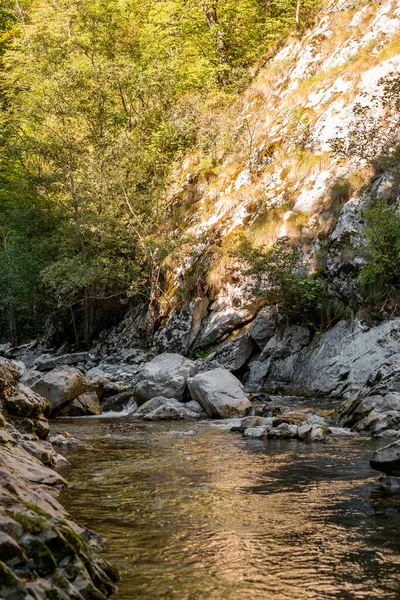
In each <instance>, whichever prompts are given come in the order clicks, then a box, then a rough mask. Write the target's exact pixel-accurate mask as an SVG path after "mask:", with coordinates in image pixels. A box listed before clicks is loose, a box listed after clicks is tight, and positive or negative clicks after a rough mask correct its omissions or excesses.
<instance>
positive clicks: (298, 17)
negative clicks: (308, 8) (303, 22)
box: [296, 0, 301, 27]
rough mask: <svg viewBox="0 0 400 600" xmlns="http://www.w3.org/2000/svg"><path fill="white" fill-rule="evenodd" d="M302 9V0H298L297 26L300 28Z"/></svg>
mask: <svg viewBox="0 0 400 600" xmlns="http://www.w3.org/2000/svg"><path fill="white" fill-rule="evenodd" d="M300 9H301V0H297V4H296V26H297V27H300Z"/></svg>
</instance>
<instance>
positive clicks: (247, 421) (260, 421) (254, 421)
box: [241, 417, 274, 429]
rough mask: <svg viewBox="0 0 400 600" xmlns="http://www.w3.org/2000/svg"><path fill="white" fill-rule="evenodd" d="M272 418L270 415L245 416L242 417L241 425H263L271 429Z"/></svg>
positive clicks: (245, 426)
mask: <svg viewBox="0 0 400 600" xmlns="http://www.w3.org/2000/svg"><path fill="white" fill-rule="evenodd" d="M273 423H274V420H273V418H272V417H245V418H244V419H242V422H241V426H242V427H244V428H247V427H264V428H267V429H268V428H269V429H272V427H273Z"/></svg>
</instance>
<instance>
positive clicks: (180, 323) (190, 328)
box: [154, 298, 209, 354]
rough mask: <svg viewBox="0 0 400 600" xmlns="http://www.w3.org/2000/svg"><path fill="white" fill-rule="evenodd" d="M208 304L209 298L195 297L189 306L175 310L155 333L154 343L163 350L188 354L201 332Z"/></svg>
mask: <svg viewBox="0 0 400 600" xmlns="http://www.w3.org/2000/svg"><path fill="white" fill-rule="evenodd" d="M208 304H209V300H208V298H195V299H194V300H192V301H191V302H190V304H189V305H188V306H187V307H185V308H183V309H180V310H175V311H174V312H173V313H172V314H171V316H170V318H169V320H168V323H167V325H166V326H165V327H163V328H162V329H160V330H159V331H158V332H157V333H156V334H155V336H154V344H155V345H156V346H157V347H158V348H159V349H160V350H161V351H163V352H165V351H168V352H178V353H179V354H186V353H187V352H188V351H189V349H190V347H191V345H192V343H193V341H194V340H195V339H196V337H197V335H198V333H199V330H200V325H201V321H202V319H203V318H204V316H205V315H206V313H207V307H208Z"/></svg>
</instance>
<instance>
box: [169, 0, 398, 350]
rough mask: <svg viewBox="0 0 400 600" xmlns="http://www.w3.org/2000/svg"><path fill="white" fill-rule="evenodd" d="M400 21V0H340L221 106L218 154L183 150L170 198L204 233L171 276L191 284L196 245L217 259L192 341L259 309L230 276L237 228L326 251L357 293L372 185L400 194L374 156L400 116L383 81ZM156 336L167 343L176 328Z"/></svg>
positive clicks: (212, 339)
mask: <svg viewBox="0 0 400 600" xmlns="http://www.w3.org/2000/svg"><path fill="white" fill-rule="evenodd" d="M399 32H400V2H398V1H397V0H388V1H384V2H381V3H374V2H357V0H338V1H334V2H331V3H329V4H328V5H326V6H325V8H324V9H323V10H322V11H321V13H320V15H319V18H318V20H317V22H316V24H315V27H314V28H313V29H312V30H311V31H309V32H308V33H307V34H306V35H305V36H304V37H303V38H302V39H289V40H288V41H287V43H286V44H285V45H284V46H283V47H282V48H281V49H280V50H279V52H277V53H276V54H275V55H274V56H273V57H272V58H270V59H269V60H268V62H267V63H266V64H265V65H264V66H263V68H261V69H260V71H259V73H258V75H257V76H256V77H255V79H254V81H253V83H252V84H251V85H250V87H249V89H248V90H247V91H246V92H245V93H244V94H243V96H242V97H241V98H240V101H238V102H237V103H235V104H234V105H233V106H231V107H230V108H229V109H228V110H226V111H225V113H224V114H223V115H222V116H221V115H220V116H219V117H218V118H219V120H218V119H217V117H215V119H214V121H215V120H217V121H218V123H217V125H215V123H214V125H213V116H212V115H211V116H210V123H211V125H210V136H211V137H212V139H213V143H214V154H213V156H214V158H215V160H214V163H213V164H210V163H209V162H208V163H207V160H209V158H208V159H206V158H205V155H204V153H202V152H201V151H200V150H199V151H198V152H197V153H194V154H192V155H191V156H189V157H186V159H185V160H184V161H183V163H182V164H180V165H179V166H178V167H177V170H176V173H175V178H174V181H175V183H174V185H173V186H172V188H171V189H170V190H169V195H170V203H171V206H172V207H176V208H178V209H180V210H181V211H183V214H184V218H185V219H186V224H187V230H188V232H189V233H191V234H192V235H193V236H194V238H195V240H196V239H197V240H198V244H197V246H196V244H195V252H194V253H192V254H191V256H190V257H189V258H187V260H186V261H185V264H184V266H183V267H182V268H181V269H177V270H176V272H175V279H174V282H173V285H172V286H171V287H172V288H173V289H175V290H176V289H177V288H179V286H181V285H182V282H183V279H184V277H185V274H186V275H187V274H188V273H190V269H191V268H192V267H193V265H194V262H193V261H194V260H195V257H196V252H197V257H200V261H203V262H207V261H208V262H209V263H211V267H210V269H209V274H208V279H207V284H206V285H205V286H203V289H202V290H201V292H202V293H200V294H197V295H199V296H202V295H206V296H207V297H208V300H209V302H210V303H209V305H208V307H207V309H204V305H202V308H203V309H204V311H203V313H202V314H200V312H201V311H199V310H197V316H196V318H195V319H193V323H194V324H193V327H194V330H196V328H197V333H196V337H197V341H196V342H195V343H194V344H193V340H192V338H193V336H192V335H191V333H190V331H188V332H186V336H187V338H190V339H191V347H192V348H193V347H194V348H195V347H197V348H207V347H209V346H211V345H212V344H213V343H216V342H218V341H219V340H220V339H221V335H224V334H226V333H229V332H231V331H233V330H236V329H237V328H238V327H240V326H242V325H243V324H246V323H248V322H250V321H251V319H252V318H253V316H254V312H255V311H256V310H257V307H249V302H248V300H249V294H248V293H247V292H246V288H243V287H242V286H238V285H237V282H236V281H235V280H234V278H232V277H230V276H229V269H228V268H227V265H226V263H227V259H226V253H225V254H224V247H225V248H226V247H228V246H229V240H230V238H231V235H232V234H233V233H235V232H244V233H245V234H246V236H247V237H248V238H249V239H250V240H251V241H252V242H253V243H254V244H255V245H263V244H267V245H268V244H271V243H273V242H274V241H275V240H276V239H277V238H278V237H281V236H286V235H287V236H290V237H292V238H295V239H296V240H298V244H299V246H300V247H301V248H302V249H303V251H304V253H305V256H306V257H307V259H308V261H309V264H310V268H311V269H312V268H313V267H314V266H315V265H317V264H318V261H320V260H321V256H322V257H323V262H324V267H325V268H326V269H327V270H328V271H329V274H330V276H331V279H332V285H333V289H334V291H335V292H336V293H337V294H338V295H339V296H340V297H342V298H343V299H345V300H348V299H351V297H352V296H354V294H355V290H354V286H353V281H354V278H355V276H356V274H357V272H358V270H359V267H360V265H361V264H362V257H361V256H360V253H359V252H358V250H359V248H360V247H361V246H362V245H363V218H362V213H361V210H360V209H361V208H362V207H363V204H364V203H365V201H366V200H367V199H368V198H369V197H370V196H371V194H373V195H374V196H375V197H378V198H379V197H387V195H388V194H390V195H393V194H395V195H398V190H397V189H396V185H397V184H396V182H395V181H394V180H393V178H392V176H391V174H390V173H389V172H387V171H385V167H384V166H383V165H380V164H379V160H375V163H374V164H375V167H374V169H373V168H372V167H371V159H372V158H379V155H380V154H381V153H382V152H387V151H388V150H390V149H391V148H392V147H393V145H394V144H395V142H396V140H397V135H398V133H397V132H398V130H399V127H398V126H399V120H400V117H399V113H398V110H397V108H395V107H394V106H392V104H391V103H390V102H389V101H388V98H387V95H386V94H385V85H384V80H385V78H389V79H390V78H391V77H393V76H396V75H398V74H399V71H400V44H399ZM212 127H214V129H212ZM214 247H217V251H216V252H214V253H213V252H211V255H210V252H209V250H210V248H214ZM195 296H196V293H195V292H194V294H193V296H192V297H195ZM167 313H168V310H167V311H166V314H167ZM204 315H205V319H206V320H204V319H203V322H202V326H201V328H200V329H201V331H200V333H199V332H198V330H199V326H198V321H199V319H200V317H204ZM174 319H175V321H176V315H175V316H174ZM216 328H218V331H216ZM159 335H160V336H161V338H160V341H161V342H162V344H161V345H164V347H167V345H168V344H170V343H171V336H170V335H167V336H166V333H165V332H164V333H161V334H159ZM173 344H174V349H175V350H179V349H180V348H179V343H178V344H176V343H175V342H173ZM181 349H182V348H181ZM183 349H185V348H183Z"/></svg>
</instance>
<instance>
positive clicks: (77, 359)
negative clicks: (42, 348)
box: [33, 352, 89, 371]
mask: <svg viewBox="0 0 400 600" xmlns="http://www.w3.org/2000/svg"><path fill="white" fill-rule="evenodd" d="M88 359H89V354H88V353H87V352H76V353H74V354H63V355H62V356H50V355H48V354H43V355H42V356H40V357H39V358H37V359H36V360H35V362H34V363H33V367H34V368H35V369H37V370H38V371H52V370H53V369H58V368H59V367H64V366H74V365H77V364H79V363H85V362H86V361H87V360H88Z"/></svg>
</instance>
